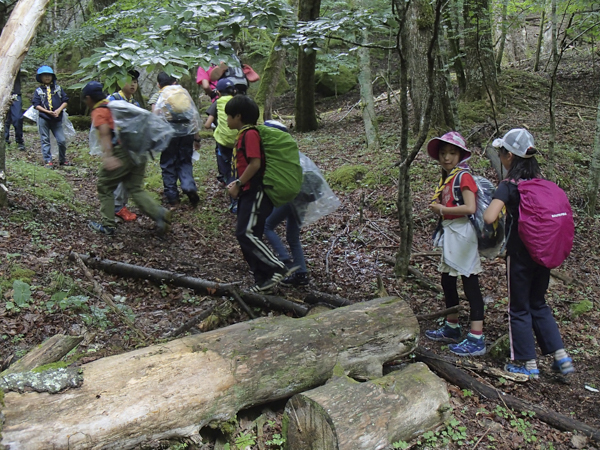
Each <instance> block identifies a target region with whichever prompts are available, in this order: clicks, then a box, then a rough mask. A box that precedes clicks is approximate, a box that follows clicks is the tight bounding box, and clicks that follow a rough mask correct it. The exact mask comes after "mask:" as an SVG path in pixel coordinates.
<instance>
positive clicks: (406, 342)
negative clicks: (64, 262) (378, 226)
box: [1, 297, 419, 449]
mask: <svg viewBox="0 0 600 450" xmlns="http://www.w3.org/2000/svg"><path fill="white" fill-rule="evenodd" d="M418 336H419V326H418V322H417V320H416V318H415V316H414V314H413V312H412V310H411V309H410V307H409V306H408V305H407V304H406V302H404V301H403V300H401V299H399V298H393V297H390V298H383V299H377V300H372V301H369V302H365V303H359V304H356V305H352V306H348V307H345V308H339V309H335V310H332V311H328V312H326V313H323V314H320V315H316V316H310V317H303V318H300V319H292V318H288V317H275V318H264V319H257V320H253V321H250V322H244V323H239V324H235V325H231V326H229V327H225V328H221V329H219V330H215V331H211V332H208V333H204V334H201V335H195V336H187V337H184V338H181V339H176V340H173V341H171V342H168V343H166V344H162V345H154V346H151V347H147V348H143V349H139V350H136V351H133V352H129V353H125V354H122V355H116V356H111V357H108V358H104V359H100V360H97V361H94V362H91V363H89V364H85V365H83V366H82V369H83V374H84V378H85V382H84V384H83V386H82V387H81V388H79V389H72V390H69V391H68V392H66V393H64V394H58V395H49V394H37V393H26V394H16V393H7V394H6V398H5V401H6V407H5V408H4V410H3V412H4V414H5V417H6V422H5V426H4V431H3V439H2V441H1V444H2V445H5V446H6V448H8V449H17V448H24V447H25V446H26V448H28V449H47V448H53V449H63V448H64V449H66V448H69V449H83V448H86V449H87V448H94V449H117V448H118V449H127V448H132V447H134V446H137V445H139V444H141V443H144V442H147V441H150V440H153V439H167V438H178V437H189V436H193V435H197V434H198V432H199V430H200V428H202V427H204V426H206V425H208V424H209V423H214V422H220V421H227V420H228V419H230V418H232V417H234V415H235V414H236V413H237V412H238V411H239V410H241V409H244V408H247V407H249V406H252V405H257V404H261V403H266V402H269V401H273V400H278V399H284V398H287V397H290V396H292V395H294V394H297V393H300V392H303V391H305V390H308V389H312V388H314V387H316V386H319V385H322V384H323V383H325V382H326V381H327V380H328V379H329V378H330V377H331V376H332V374H333V370H334V367H335V366H336V364H337V365H338V366H339V367H341V369H342V370H343V372H344V373H345V374H346V375H350V376H352V377H358V378H364V379H367V378H377V377H381V375H382V365H383V363H385V362H387V361H391V360H395V359H398V358H400V357H402V356H403V355H406V354H408V353H410V352H411V351H413V350H414V348H415V346H416V342H417V338H418Z"/></svg>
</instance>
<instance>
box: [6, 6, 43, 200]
mask: <svg viewBox="0 0 600 450" xmlns="http://www.w3.org/2000/svg"><path fill="white" fill-rule="evenodd" d="M48 3H49V0H20V1H19V2H18V3H17V4H16V5H15V7H14V8H13V10H12V13H11V14H10V17H9V19H8V21H7V22H6V25H4V28H3V29H2V35H0V61H2V64H0V121H1V122H2V127H0V128H2V130H4V119H5V117H6V110H7V108H8V105H9V102H10V97H11V93H12V88H13V84H14V82H15V77H16V76H17V72H18V71H19V68H20V67H21V63H22V62H23V58H25V55H26V54H27V51H28V50H29V45H30V44H31V41H32V40H33V37H34V36H35V31H36V29H37V27H38V25H39V24H40V21H41V20H42V17H43V15H44V11H45V10H46V6H48ZM3 141H4V139H3ZM0 173H3V174H6V147H5V146H4V142H3V143H2V144H0ZM5 176H6V175H5ZM0 182H1V183H3V184H4V183H5V182H6V180H2V181H0ZM7 201H8V198H7V196H6V191H5V190H4V189H2V188H0V208H2V207H4V206H6V204H7Z"/></svg>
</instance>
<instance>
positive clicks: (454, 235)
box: [425, 131, 485, 356]
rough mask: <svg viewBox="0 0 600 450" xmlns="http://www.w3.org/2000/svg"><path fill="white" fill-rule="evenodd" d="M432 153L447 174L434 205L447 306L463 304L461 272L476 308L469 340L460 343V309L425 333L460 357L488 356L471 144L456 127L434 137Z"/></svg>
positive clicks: (468, 336) (473, 309)
mask: <svg viewBox="0 0 600 450" xmlns="http://www.w3.org/2000/svg"><path fill="white" fill-rule="evenodd" d="M427 153H428V154H429V156H430V157H431V158H433V159H435V160H437V161H439V163H440V165H441V166H442V178H441V179H440V182H439V186H438V188H437V189H436V191H435V195H434V196H433V201H432V204H431V209H432V210H433V211H434V212H435V213H437V214H439V215H440V216H441V225H442V229H441V230H440V231H441V233H440V234H437V236H438V237H437V238H436V244H437V245H438V246H441V247H442V259H441V262H440V265H439V267H438V270H439V271H440V272H441V273H442V288H443V290H444V297H445V299H446V308H451V307H453V306H457V305H458V304H459V298H458V291H457V289H456V283H457V279H458V276H459V275H460V276H461V278H462V282H463V288H464V291H465V295H466V296H467V299H468V300H469V305H470V307H471V313H470V318H471V330H470V331H469V333H468V334H467V337H466V339H464V340H463V341H462V342H460V343H457V342H459V340H460V337H461V335H462V333H461V328H460V325H459V324H458V313H454V314H449V315H448V316H447V317H446V322H445V324H444V326H443V327H441V328H440V329H438V330H427V331H426V332H425V336H427V337H428V338H429V339H432V340H434V341H440V342H448V343H455V344H450V345H449V346H448V348H449V349H450V351H451V352H452V353H455V354H457V355H460V356H480V355H484V354H485V339H484V335H483V312H484V304H483V297H482V295H481V290H480V289H479V276H478V274H479V273H480V272H481V271H482V268H481V261H480V259H479V252H478V250H477V235H476V233H475V228H474V227H473V225H472V223H471V222H470V221H469V218H468V216H469V215H471V214H474V213H475V210H476V208H477V203H476V195H477V184H476V183H475V180H474V179H473V177H472V176H471V174H470V173H469V172H468V168H466V166H465V165H463V164H462V163H464V162H465V161H466V160H468V159H469V158H470V157H471V151H470V150H469V149H468V148H467V147H466V143H465V140H464V138H463V137H462V136H461V135H460V134H459V133H457V132H456V131H451V132H449V133H446V134H444V135H443V136H442V137H439V138H434V139H432V140H431V141H429V143H428V144H427ZM456 177H460V178H458V179H457V178H456ZM457 183H458V184H457ZM455 185H457V186H459V188H460V194H461V195H459V198H456V193H455V192H454V191H455V189H454V186H455Z"/></svg>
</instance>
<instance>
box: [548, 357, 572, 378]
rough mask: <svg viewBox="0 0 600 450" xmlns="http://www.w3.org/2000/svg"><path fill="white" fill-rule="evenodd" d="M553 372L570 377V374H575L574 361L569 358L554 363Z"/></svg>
mask: <svg viewBox="0 0 600 450" xmlns="http://www.w3.org/2000/svg"><path fill="white" fill-rule="evenodd" d="M552 371H553V372H557V373H561V374H563V375H568V374H570V373H573V372H575V367H573V360H572V359H571V358H569V357H568V356H567V357H566V358H563V359H559V360H558V361H554V362H553V363H552Z"/></svg>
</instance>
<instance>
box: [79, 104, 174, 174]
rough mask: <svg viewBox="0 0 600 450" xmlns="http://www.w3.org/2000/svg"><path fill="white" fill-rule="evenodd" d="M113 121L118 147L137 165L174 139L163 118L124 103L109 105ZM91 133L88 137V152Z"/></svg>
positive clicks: (164, 147) (168, 125) (161, 149)
mask: <svg viewBox="0 0 600 450" xmlns="http://www.w3.org/2000/svg"><path fill="white" fill-rule="evenodd" d="M108 108H109V109H110V112H111V113H112V116H113V120H114V121H115V132H116V135H117V139H118V141H119V143H120V145H121V146H123V148H124V149H126V150H127V151H128V152H129V154H130V155H131V157H132V159H133V161H134V162H135V163H136V164H140V163H142V162H145V160H146V158H147V157H148V155H149V154H150V152H155V153H160V152H162V151H164V150H165V149H166V148H167V147H168V145H169V142H170V141H171V138H172V137H173V135H174V131H173V128H172V127H171V125H170V124H169V123H167V122H166V121H165V120H164V119H163V118H162V117H159V116H157V115H156V114H152V113H151V112H149V111H146V110H145V109H142V108H139V107H137V106H135V105H132V104H131V103H128V102H124V101H113V102H109V103H108ZM91 147H92V133H90V150H91Z"/></svg>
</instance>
